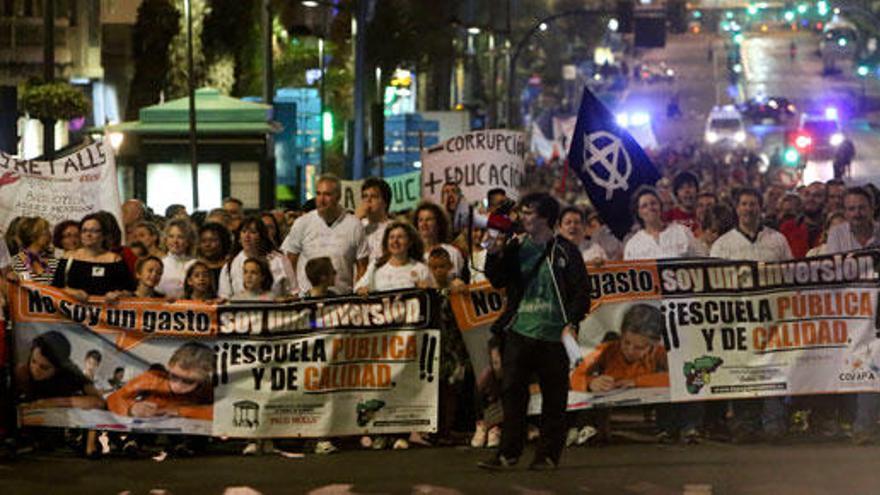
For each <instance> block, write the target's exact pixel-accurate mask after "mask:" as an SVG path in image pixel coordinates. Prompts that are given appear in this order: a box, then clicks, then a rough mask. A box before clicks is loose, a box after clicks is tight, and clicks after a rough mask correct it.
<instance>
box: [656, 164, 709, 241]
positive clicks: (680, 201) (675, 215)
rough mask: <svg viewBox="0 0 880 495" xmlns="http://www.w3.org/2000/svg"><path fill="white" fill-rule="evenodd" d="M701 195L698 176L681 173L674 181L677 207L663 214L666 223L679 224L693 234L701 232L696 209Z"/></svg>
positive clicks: (673, 188)
mask: <svg viewBox="0 0 880 495" xmlns="http://www.w3.org/2000/svg"><path fill="white" fill-rule="evenodd" d="M699 193H700V183H699V182H698V181H697V176H696V175H694V174H692V173H690V172H680V173H679V174H678V175H676V176H675V178H674V179H673V180H672V194H674V195H675V203H676V205H675V207H674V208H672V209H670V210H667V211H664V212H663V221H664V222H678V223H680V224H682V225H684V226H685V227H687V228H689V229H691V232H697V231H699V230H700V224H699V222H698V221H697V216H696V207H697V195H698V194H699Z"/></svg>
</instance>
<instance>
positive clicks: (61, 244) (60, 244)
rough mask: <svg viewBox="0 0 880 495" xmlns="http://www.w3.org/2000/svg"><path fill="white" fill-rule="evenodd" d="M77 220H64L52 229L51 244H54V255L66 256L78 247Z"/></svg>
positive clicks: (57, 256) (58, 256)
mask: <svg viewBox="0 0 880 495" xmlns="http://www.w3.org/2000/svg"><path fill="white" fill-rule="evenodd" d="M79 242H80V233H79V222H74V221H73V220H64V221H63V222H59V223H58V224H56V225H55V228H54V229H53V230H52V244H53V245H54V246H55V257H56V258H66V257H67V256H68V255H69V254H70V253H72V252H74V251H76V250H77V249H78V248H79Z"/></svg>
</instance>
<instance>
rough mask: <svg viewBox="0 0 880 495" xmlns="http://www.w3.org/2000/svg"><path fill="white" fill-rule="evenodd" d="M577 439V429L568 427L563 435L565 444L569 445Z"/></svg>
mask: <svg viewBox="0 0 880 495" xmlns="http://www.w3.org/2000/svg"><path fill="white" fill-rule="evenodd" d="M577 439H578V429H577V428H569V429H568V433H567V434H566V435H565V446H566V447H571V446H572V445H574V444H575V443H576V442H577Z"/></svg>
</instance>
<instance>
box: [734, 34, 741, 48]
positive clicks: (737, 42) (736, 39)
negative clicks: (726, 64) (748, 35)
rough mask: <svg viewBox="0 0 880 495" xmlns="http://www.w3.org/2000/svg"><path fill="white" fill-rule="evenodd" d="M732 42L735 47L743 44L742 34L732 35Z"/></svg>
mask: <svg viewBox="0 0 880 495" xmlns="http://www.w3.org/2000/svg"><path fill="white" fill-rule="evenodd" d="M733 42H734V43H736V44H737V45H741V44H742V42H743V35H742V33H736V34H735V35H733Z"/></svg>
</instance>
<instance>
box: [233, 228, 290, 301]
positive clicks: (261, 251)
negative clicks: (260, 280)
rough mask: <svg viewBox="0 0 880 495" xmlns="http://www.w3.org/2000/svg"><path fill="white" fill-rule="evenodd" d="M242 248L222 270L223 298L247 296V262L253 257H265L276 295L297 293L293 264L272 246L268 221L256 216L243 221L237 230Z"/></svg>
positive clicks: (273, 291) (272, 288) (272, 289)
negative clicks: (245, 279)
mask: <svg viewBox="0 0 880 495" xmlns="http://www.w3.org/2000/svg"><path fill="white" fill-rule="evenodd" d="M238 238H239V241H238V242H239V245H240V246H241V251H239V253H238V254H237V255H235V257H234V258H232V261H230V262H229V263H227V264H226V265H225V266H224V267H223V270H222V271H221V272H220V283H219V289H218V291H217V292H218V294H219V295H220V297H222V298H224V299H236V298H239V297H243V296H244V295H245V292H246V290H245V286H244V264H245V261H247V260H248V259H250V258H255V259H262V260H265V262H266V264H267V265H268V266H269V270H270V272H271V275H272V285H271V293H272V296H273V297H287V296H290V295H292V294H294V290H293V288H294V287H295V283H294V278H295V275H294V273H293V267H291V266H290V261H288V259H287V257H285V256H284V255H283V254H281V253H279V252H278V251H276V250H275V249H274V248H273V247H272V241H271V240H270V239H269V232H268V230H266V224H264V223H263V220H261V219H260V218H259V217H257V216H253V215H252V216H249V217H247V218H245V219H244V221H243V222H242V223H241V229H240V230H239V231H238Z"/></svg>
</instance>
